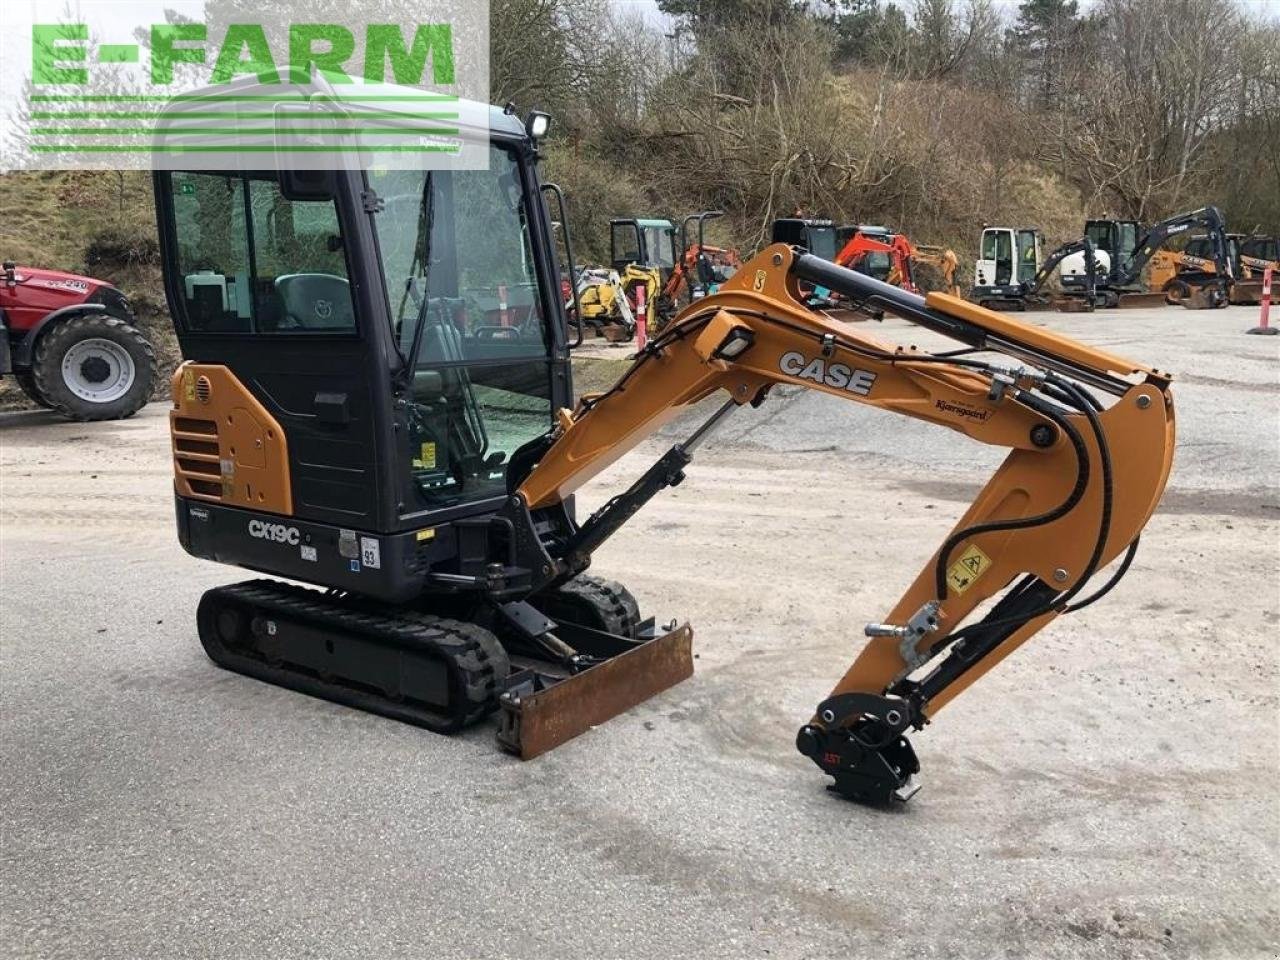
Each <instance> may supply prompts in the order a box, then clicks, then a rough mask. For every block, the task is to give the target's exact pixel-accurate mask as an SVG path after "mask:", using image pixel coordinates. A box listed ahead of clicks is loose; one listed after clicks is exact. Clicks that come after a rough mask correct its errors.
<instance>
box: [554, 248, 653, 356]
mask: <svg viewBox="0 0 1280 960" xmlns="http://www.w3.org/2000/svg"><path fill="white" fill-rule="evenodd" d="M640 288H643V289H644V304H645V308H644V316H645V322H646V323H647V324H648V328H649V329H650V330H652V329H654V325H655V323H656V320H657V316H658V313H657V301H658V293H659V292H660V291H661V289H662V279H661V277H660V276H659V274H658V271H657V270H656V269H651V268H645V267H641V266H639V265H637V264H634V263H633V264H628V265H626V266H625V267H623V269H622V270H621V271H618V270H606V269H603V268H597V269H588V270H583V271H582V272H581V273H580V274H579V275H578V305H579V307H580V308H581V310H582V324H583V328H584V330H593V331H594V332H595V333H596V335H597V336H602V337H605V338H606V339H609V340H615V341H621V340H630V339H631V338H632V337H634V336H635V333H636V306H637V305H638V304H639V302H640V300H639V297H638V291H639V289H640ZM565 306H566V307H567V308H569V309H570V310H571V309H572V308H573V301H572V299H570V300H569V301H568V302H567V303H566V304H565Z"/></svg>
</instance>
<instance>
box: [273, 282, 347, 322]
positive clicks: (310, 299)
mask: <svg viewBox="0 0 1280 960" xmlns="http://www.w3.org/2000/svg"><path fill="white" fill-rule="evenodd" d="M275 287H276V293H277V294H279V296H280V300H281V302H282V303H283V304H284V322H283V323H282V324H281V326H284V327H294V328H301V329H303V330H354V329H355V326H356V315H355V309H354V308H353V307H352V306H351V285H350V284H349V283H348V282H347V281H346V279H345V278H344V277H338V276H334V275H333V274H331V273H286V274H284V275H283V276H279V277H276V281H275Z"/></svg>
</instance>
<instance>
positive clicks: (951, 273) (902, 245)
mask: <svg viewBox="0 0 1280 960" xmlns="http://www.w3.org/2000/svg"><path fill="white" fill-rule="evenodd" d="M842 229H843V230H848V229H849V228H842ZM886 258H887V268H886V266H885V263H886ZM835 262H836V263H837V264H838V265H839V266H842V267H848V268H849V269H850V270H856V271H858V272H859V273H865V274H867V275H869V276H873V277H876V279H877V280H884V281H885V282H886V283H890V284H893V285H894V286H895V287H901V288H902V289H904V290H907V291H910V292H911V293H919V292H920V287H919V284H918V282H917V280H916V271H915V267H916V265H917V264H927V265H929V266H931V267H934V268H935V269H936V270H937V271H938V272H939V273H940V274H941V276H942V286H943V289H942V292H943V293H949V294H951V295H952V296H953V297H958V296H959V295H960V287H959V284H958V283H957V281H956V273H957V268H958V267H959V259H958V258H957V257H956V255H955V252H954V251H953V250H948V249H944V248H943V247H937V246H926V245H923V244H915V243H912V242H911V239H910V238H909V237H908V236H907V235H906V234H904V233H892V232H890V231H889V230H888V229H887V228H885V227H871V226H856V227H853V228H852V232H851V233H849V234H848V239H847V240H846V241H845V242H844V245H843V246H841V247H840V250H839V251H838V252H837V253H836V256H835Z"/></svg>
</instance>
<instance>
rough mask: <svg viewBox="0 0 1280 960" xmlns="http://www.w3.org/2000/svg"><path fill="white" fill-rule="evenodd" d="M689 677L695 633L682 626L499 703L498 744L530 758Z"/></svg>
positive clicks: (512, 693) (509, 695) (507, 695)
mask: <svg viewBox="0 0 1280 960" xmlns="http://www.w3.org/2000/svg"><path fill="white" fill-rule="evenodd" d="M692 675H693V629H692V628H691V627H690V626H689V625H688V624H687V623H686V624H684V625H683V626H681V627H678V628H676V629H675V630H672V631H670V632H669V633H665V634H663V635H662V636H660V637H656V638H654V639H653V640H650V641H648V642H646V643H643V644H641V645H639V646H637V647H635V648H634V649H631V650H628V651H627V652H626V653H622V654H619V655H618V656H616V657H612V658H610V659H609V660H606V661H604V662H603V663H599V664H596V665H595V666H594V667H591V668H589V669H587V670H584V671H583V672H582V673H578V674H575V675H573V676H571V677H566V678H564V679H554V678H543V682H546V683H547V684H548V685H547V686H545V687H544V688H543V689H535V690H534V692H532V693H523V694H522V693H521V692H519V691H518V690H510V691H508V692H507V693H504V694H503V695H502V696H501V697H499V699H498V705H499V708H500V710H501V716H500V718H499V727H498V742H499V743H500V744H501V745H502V746H503V747H504V748H505V749H507V750H509V751H511V752H512V753H517V754H519V755H520V759H521V760H532V759H533V758H534V757H536V756H538V755H539V754H543V753H546V752H547V751H548V750H554V749H555V748H556V747H558V746H560V744H562V743H565V742H566V741H568V740H572V739H573V738H574V737H576V736H578V735H579V734H582V733H586V732H587V731H588V730H590V729H591V728H592V727H595V726H599V725H600V724H602V723H604V722H605V721H606V720H609V719H611V718H613V717H616V716H617V715H618V714H620V713H623V712H624V711H626V710H630V709H631V708H632V707H634V706H637V705H638V704H641V703H643V702H644V701H646V700H648V699H649V698H650V697H652V696H655V695H656V694H659V693H661V692H662V691H663V690H666V689H667V688H668V687H673V686H675V685H676V684H677V683H679V682H680V681H682V680H687V679H688V678H689V677H691V676H692Z"/></svg>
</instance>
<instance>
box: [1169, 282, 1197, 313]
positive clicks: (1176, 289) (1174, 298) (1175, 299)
mask: <svg viewBox="0 0 1280 960" xmlns="http://www.w3.org/2000/svg"><path fill="white" fill-rule="evenodd" d="M1190 297H1191V287H1190V286H1188V285H1187V282H1186V281H1185V280H1170V281H1169V282H1168V283H1166V284H1165V285H1164V300H1165V303H1167V304H1169V305H1170V306H1174V307H1176V306H1177V305H1178V304H1180V303H1182V301H1183V300H1187V299H1189V298H1190Z"/></svg>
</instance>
